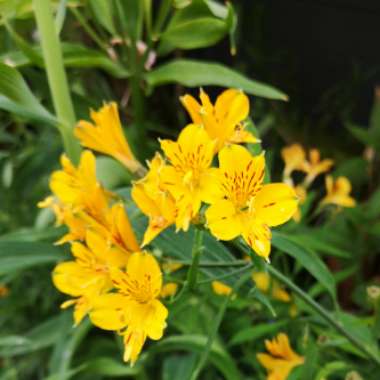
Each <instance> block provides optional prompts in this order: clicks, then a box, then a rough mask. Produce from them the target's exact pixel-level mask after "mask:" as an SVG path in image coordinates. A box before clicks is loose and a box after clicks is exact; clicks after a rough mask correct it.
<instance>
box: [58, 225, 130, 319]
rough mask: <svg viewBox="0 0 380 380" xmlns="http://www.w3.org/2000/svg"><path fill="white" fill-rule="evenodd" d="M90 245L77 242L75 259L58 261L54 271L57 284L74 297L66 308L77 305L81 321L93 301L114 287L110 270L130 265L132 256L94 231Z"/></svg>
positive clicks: (76, 314) (73, 249) (89, 238)
mask: <svg viewBox="0 0 380 380" xmlns="http://www.w3.org/2000/svg"><path fill="white" fill-rule="evenodd" d="M86 244H87V246H85V245H84V244H81V243H78V242H75V243H73V244H72V246H71V252H72V254H73V256H74V258H75V260H72V261H65V262H63V263H60V264H58V265H57V266H56V267H55V268H54V271H53V283H54V285H55V287H56V288H57V289H58V290H60V291H61V292H62V293H65V294H68V295H70V296H72V297H74V299H72V300H70V301H67V302H65V303H64V304H63V305H62V307H67V306H70V305H75V310H74V321H75V324H78V323H80V321H81V320H82V319H83V317H84V316H85V315H86V314H87V313H88V311H89V310H90V309H91V300H92V299H94V298H96V297H98V296H99V295H100V294H102V293H105V292H107V291H108V290H110V289H111V288H112V282H111V278H110V275H109V270H110V268H112V267H123V266H125V265H126V263H127V260H128V255H126V254H125V253H124V252H123V251H121V250H119V249H117V248H115V247H111V246H109V244H107V242H106V241H105V240H104V239H103V238H102V237H101V236H99V235H97V234H96V233H94V232H92V231H88V232H87V236H86Z"/></svg>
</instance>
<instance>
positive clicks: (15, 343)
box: [0, 313, 72, 357]
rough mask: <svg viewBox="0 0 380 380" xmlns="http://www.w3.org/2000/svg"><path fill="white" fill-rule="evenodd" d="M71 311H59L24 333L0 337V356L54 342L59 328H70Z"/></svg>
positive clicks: (45, 345)
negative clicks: (56, 314)
mask: <svg viewBox="0 0 380 380" xmlns="http://www.w3.org/2000/svg"><path fill="white" fill-rule="evenodd" d="M71 324H72V321H71V313H60V314H59V315H58V316H54V317H52V318H50V319H48V320H47V321H44V322H43V323H41V324H40V325H38V326H36V327H34V328H33V329H32V330H30V331H29V332H27V333H26V334H24V335H17V336H15V335H13V336H3V337H0V356H2V357H10V356H15V355H21V354H26V353H29V352H34V351H37V350H41V349H44V348H46V347H49V346H52V345H54V344H55V343H56V341H57V339H58V338H59V337H60V334H61V330H65V329H70V327H71Z"/></svg>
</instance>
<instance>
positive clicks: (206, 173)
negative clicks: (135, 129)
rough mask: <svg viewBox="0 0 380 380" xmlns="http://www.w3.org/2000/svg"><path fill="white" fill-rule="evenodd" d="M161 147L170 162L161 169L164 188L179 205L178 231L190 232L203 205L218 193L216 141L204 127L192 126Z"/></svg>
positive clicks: (177, 215)
mask: <svg viewBox="0 0 380 380" xmlns="http://www.w3.org/2000/svg"><path fill="white" fill-rule="evenodd" d="M161 148H162V150H163V151H164V153H165V155H166V157H167V158H168V160H169V161H170V165H165V166H164V167H163V168H162V169H161V172H160V177H161V181H162V185H163V186H164V187H165V188H166V189H167V190H168V191H169V193H170V194H171V195H172V196H173V198H174V200H175V202H176V207H177V214H176V227H177V230H179V229H182V230H184V231H187V230H188V229H189V225H190V221H191V220H192V219H193V218H195V217H196V216H197V214H198V211H199V209H200V207H201V204H202V202H206V203H210V202H211V201H212V200H213V199H214V198H215V197H216V196H217V194H218V193H219V188H218V183H217V180H216V175H217V174H216V173H217V169H216V168H212V167H211V164H212V159H213V156H214V148H215V141H213V140H211V139H210V137H209V136H208V135H207V133H206V131H205V130H204V129H203V127H201V126H200V125H196V124H190V125H188V126H187V127H185V128H184V129H183V130H182V132H181V133H180V135H179V137H178V140H177V141H171V140H161Z"/></svg>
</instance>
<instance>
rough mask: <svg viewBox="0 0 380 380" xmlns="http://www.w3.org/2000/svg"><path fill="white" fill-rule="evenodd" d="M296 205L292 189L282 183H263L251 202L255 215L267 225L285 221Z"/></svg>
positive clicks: (293, 211)
mask: <svg viewBox="0 0 380 380" xmlns="http://www.w3.org/2000/svg"><path fill="white" fill-rule="evenodd" d="M297 205H298V202H297V196H296V193H295V191H294V189H293V188H292V187H291V186H289V185H286V184H284V183H271V184H268V185H264V186H263V187H262V188H261V190H260V191H259V193H258V194H257V195H256V197H255V198H254V203H253V207H254V209H255V214H256V217H257V218H258V219H260V220H261V221H263V222H264V223H265V224H267V225H268V226H278V225H280V224H283V223H285V222H287V221H288V220H289V219H290V218H291V217H292V216H293V215H294V213H295V211H296V210H297Z"/></svg>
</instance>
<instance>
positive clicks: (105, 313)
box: [90, 252, 168, 365]
mask: <svg viewBox="0 0 380 380" xmlns="http://www.w3.org/2000/svg"><path fill="white" fill-rule="evenodd" d="M111 277H112V281H113V284H114V286H115V288H116V289H117V293H109V294H106V295H103V296H100V297H98V298H97V300H96V301H95V306H94V308H93V310H92V311H90V318H91V321H92V322H93V323H94V324H95V325H96V326H98V327H100V328H102V329H105V330H114V331H119V333H120V334H121V335H123V337H124V345H125V352H124V360H125V361H126V362H128V361H130V362H131V364H132V365H133V364H134V363H135V362H136V360H137V358H138V356H139V354H140V352H141V350H142V347H143V345H144V342H145V340H146V338H147V337H149V338H150V339H153V340H158V339H161V337H162V335H163V331H164V329H165V327H166V322H165V321H166V318H167V315H168V311H167V309H166V307H165V306H164V305H163V304H162V303H161V302H160V301H159V300H158V297H159V296H160V294H161V291H162V274H161V270H160V267H159V265H158V263H157V261H156V259H155V258H154V256H152V255H151V254H148V253H144V252H136V253H134V254H133V255H132V256H131V257H130V259H129V260H128V263H127V267H126V272H122V271H120V270H116V269H114V270H113V271H112V273H111Z"/></svg>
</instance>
